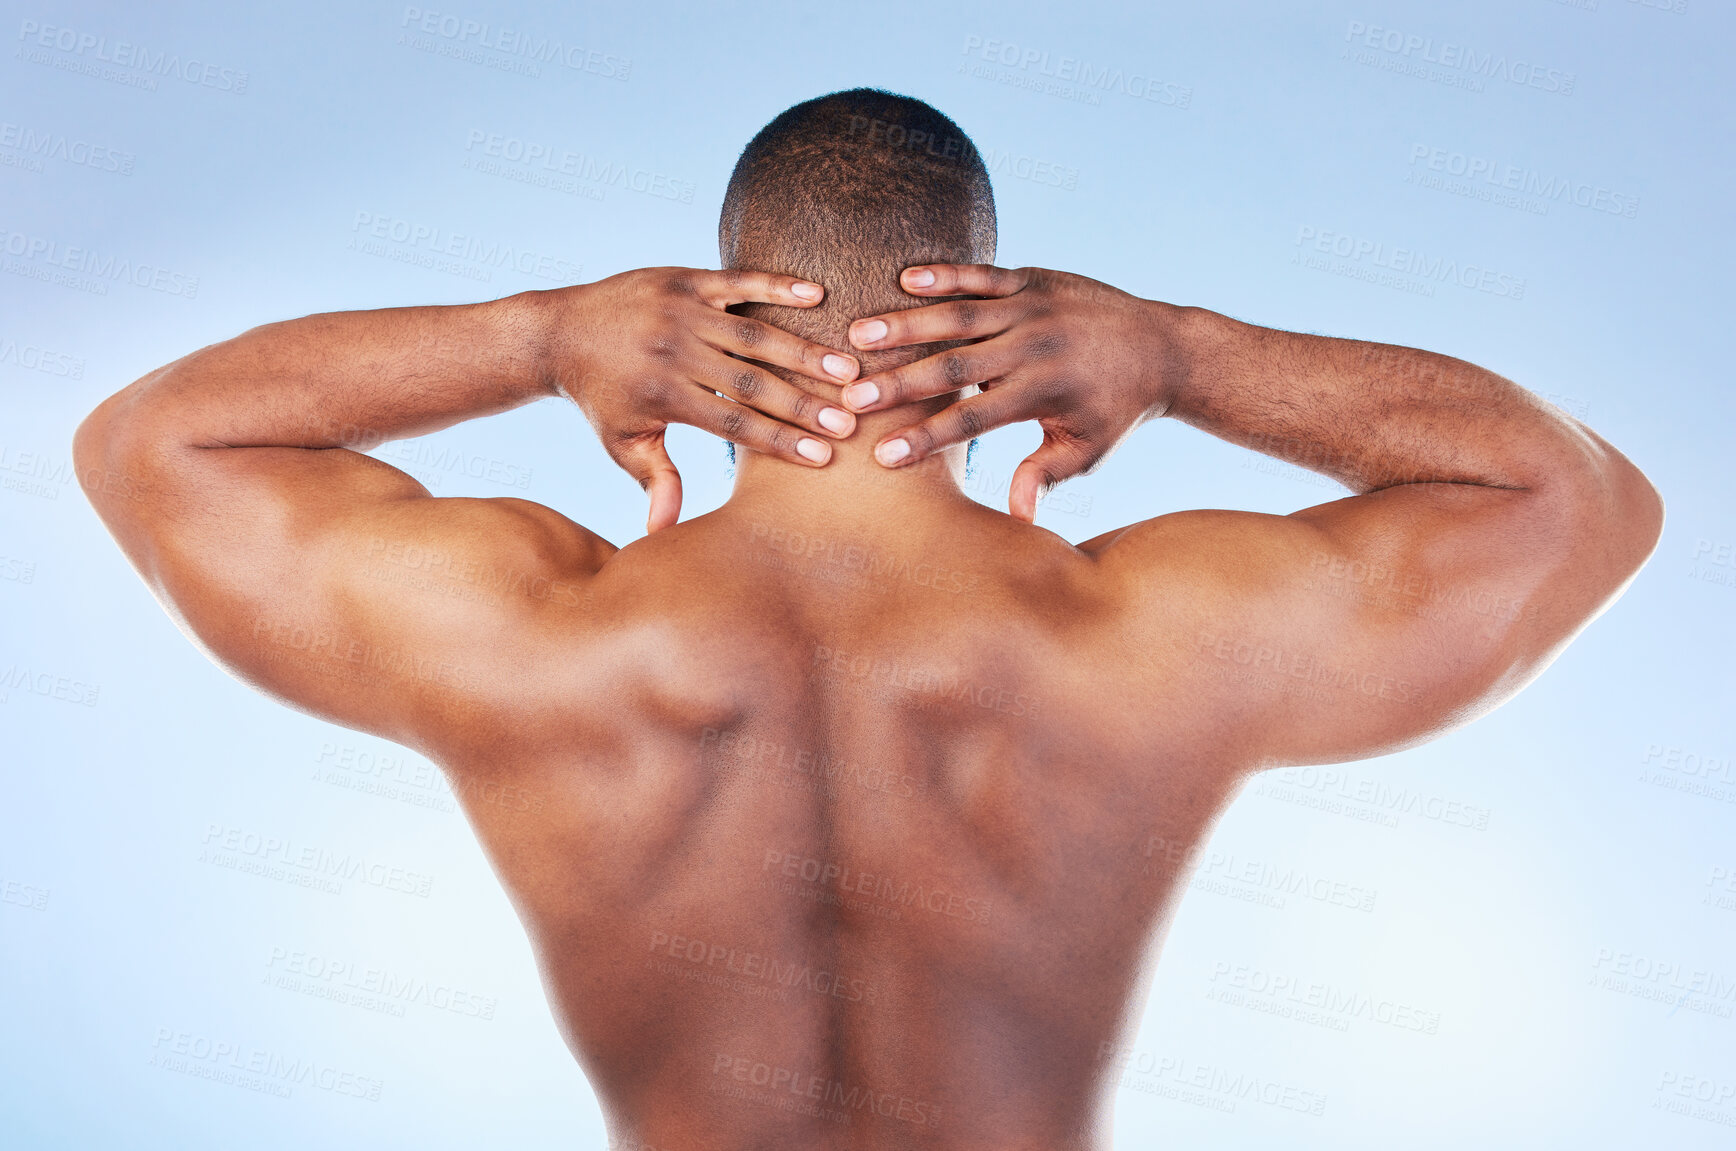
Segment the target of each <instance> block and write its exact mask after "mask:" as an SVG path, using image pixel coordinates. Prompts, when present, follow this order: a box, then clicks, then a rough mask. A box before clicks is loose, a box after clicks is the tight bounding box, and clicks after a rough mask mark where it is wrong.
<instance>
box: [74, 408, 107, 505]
mask: <svg viewBox="0 0 1736 1151" xmlns="http://www.w3.org/2000/svg"><path fill="white" fill-rule="evenodd" d="M114 402H115V397H114V396H110V397H109V398H108V399H106V400H104V401H103V402H102V403H100V404H98V405H97V407H96V410H95V411H93V412H91V413H90V415H88V416H86V417H85V418H84V419H83V421H81V422H80V423H79V425H78V430H77V431H75V432H73V434H72V470H73V473H74V474H75V475H77V477H78V483H79V486H80V487H81V488H83V489H84V492H85V495H87V496H89V495H91V494H93V493H92V488H93V486H94V487H98V488H100V486H101V479H102V473H103V472H104V471H105V470H107V467H108V459H109V453H110V445H111V443H112V440H113V423H114V413H113V407H114Z"/></svg>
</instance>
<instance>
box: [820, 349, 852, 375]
mask: <svg viewBox="0 0 1736 1151" xmlns="http://www.w3.org/2000/svg"><path fill="white" fill-rule="evenodd" d="M820 366H821V367H822V368H825V369H826V374H827V375H829V376H837V377H838V378H839V379H840V380H847V379H849V378H850V377H851V376H853V375H855V374H856V361H855V360H852V359H851V358H850V357H849V356H839V355H829V356H825V357H823V358H822V359H821V360H820Z"/></svg>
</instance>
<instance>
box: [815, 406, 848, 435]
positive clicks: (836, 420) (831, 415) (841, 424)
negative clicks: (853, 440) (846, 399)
mask: <svg viewBox="0 0 1736 1151" xmlns="http://www.w3.org/2000/svg"><path fill="white" fill-rule="evenodd" d="M820 426H821V427H822V428H825V429H826V430H827V431H828V432H836V433H837V434H838V435H840V436H841V435H843V434H844V433H845V432H847V431H849V430H850V414H849V413H848V412H841V411H839V410H838V409H837V408H821V409H820Z"/></svg>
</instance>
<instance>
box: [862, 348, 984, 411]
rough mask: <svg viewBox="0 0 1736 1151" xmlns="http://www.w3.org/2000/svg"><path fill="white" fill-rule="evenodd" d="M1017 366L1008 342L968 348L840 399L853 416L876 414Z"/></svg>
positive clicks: (875, 380) (869, 381)
mask: <svg viewBox="0 0 1736 1151" xmlns="http://www.w3.org/2000/svg"><path fill="white" fill-rule="evenodd" d="M1017 363H1018V360H1017V356H1016V353H1015V352H1014V349H1013V345H1012V344H1011V343H1010V342H1009V341H1007V340H988V341H985V342H984V343H980V344H967V345H965V346H964V347H962V348H949V349H947V350H946V351H944V352H936V353H935V354H934V355H932V356H927V357H924V358H923V359H920V360H917V361H916V362H915V363H913V364H905V365H903V366H902V367H897V368H890V369H888V370H886V371H884V372H876V373H875V374H874V375H872V376H869V377H867V378H866V379H861V380H857V381H856V382H855V383H853V384H851V385H850V386H849V387H847V388H845V389H844V391H843V392H842V393H841V394H840V397H839V398H840V399H842V400H843V401H844V406H845V407H846V408H848V409H849V410H851V411H853V412H867V411H876V410H878V409H880V408H890V407H894V406H895V405H898V404H907V403H910V402H911V401H912V400H923V399H927V398H928V397H930V396H941V395H945V394H946V393H948V392H956V391H958V390H959V389H960V388H963V387H967V386H969V385H970V384H980V383H982V382H984V381H985V380H998V379H1000V378H1001V377H1002V376H1004V375H1006V374H1007V373H1008V372H1009V371H1011V370H1012V369H1013V368H1014V367H1016V366H1017Z"/></svg>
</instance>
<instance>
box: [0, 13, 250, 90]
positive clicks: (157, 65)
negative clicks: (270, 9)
mask: <svg viewBox="0 0 1736 1151" xmlns="http://www.w3.org/2000/svg"><path fill="white" fill-rule="evenodd" d="M18 39H19V41H20V43H21V44H22V45H23V47H22V48H20V49H19V50H18V52H17V55H18V57H19V58H20V59H27V60H29V61H30V62H31V63H34V64H47V65H49V66H50V67H54V68H64V69H65V70H67V71H71V72H83V73H86V74H88V75H93V76H96V77H98V78H99V79H103V80H115V81H118V82H120V83H124V84H127V85H129V86H131V87H135V88H144V89H146V90H147V91H151V92H154V91H156V90H157V80H158V78H163V79H169V78H173V79H176V80H184V81H186V82H187V83H189V84H196V85H198V86H200V87H203V88H216V89H217V90H218V91H221V92H234V93H236V94H237V95H239V94H241V93H243V92H246V91H247V73H246V72H243V71H242V70H241V69H239V68H225V67H223V66H221V65H218V64H207V63H205V62H204V61H202V60H198V59H195V58H194V57H191V56H188V57H187V58H185V59H182V57H181V55H180V54H179V53H177V52H153V51H152V50H151V49H149V48H145V47H142V46H141V45H138V44H131V43H128V42H127V41H125V40H116V41H113V42H112V43H111V42H110V41H109V38H108V37H107V36H98V35H96V34H95V33H91V32H80V31H78V30H77V29H74V28H61V27H56V26H55V25H53V24H43V23H41V22H39V21H36V20H21V21H19V23H18ZM44 48H46V49H51V50H53V51H56V52H59V53H61V54H62V55H61V56H60V57H59V58H55V57H52V56H49V55H48V54H47V53H46V52H42V51H39V50H38V49H44ZM93 61H94V62H95V63H93ZM97 63H101V64H112V65H114V66H115V68H125V69H128V70H130V71H133V72H143V73H145V75H143V76H127V75H125V74H122V73H116V72H115V71H114V68H98V67H97V66H96V64H97Z"/></svg>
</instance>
